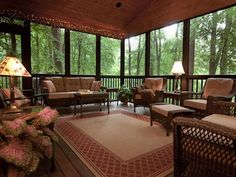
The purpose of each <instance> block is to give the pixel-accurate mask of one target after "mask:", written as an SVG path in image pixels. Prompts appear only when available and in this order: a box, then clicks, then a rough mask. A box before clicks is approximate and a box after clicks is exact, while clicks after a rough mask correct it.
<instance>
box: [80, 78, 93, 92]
mask: <svg viewBox="0 0 236 177" xmlns="http://www.w3.org/2000/svg"><path fill="white" fill-rule="evenodd" d="M93 81H95V78H94V77H80V83H81V88H82V89H88V90H90V89H91V86H92V83H93Z"/></svg>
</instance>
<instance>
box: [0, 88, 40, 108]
mask: <svg viewBox="0 0 236 177" xmlns="http://www.w3.org/2000/svg"><path fill="white" fill-rule="evenodd" d="M25 91H26V92H28V93H29V96H25V95H24V94H23V92H22V91H21V90H20V89H19V88H17V87H14V103H11V101H10V89H9V88H0V108H5V107H7V106H8V105H14V106H16V107H17V108H21V107H24V106H30V105H35V104H36V103H37V98H38V97H39V96H41V95H35V94H34V90H33V89H29V90H25Z"/></svg>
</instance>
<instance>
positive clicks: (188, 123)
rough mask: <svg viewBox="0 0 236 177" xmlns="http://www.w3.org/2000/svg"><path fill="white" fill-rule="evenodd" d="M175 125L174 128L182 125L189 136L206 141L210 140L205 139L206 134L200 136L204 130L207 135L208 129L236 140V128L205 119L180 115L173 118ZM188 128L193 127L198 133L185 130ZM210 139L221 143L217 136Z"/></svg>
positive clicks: (183, 131)
mask: <svg viewBox="0 0 236 177" xmlns="http://www.w3.org/2000/svg"><path fill="white" fill-rule="evenodd" d="M173 125H174V128H177V127H178V126H179V127H181V133H182V134H186V135H188V136H194V137H195V138H199V139H204V141H208V140H207V139H205V137H204V136H199V135H200V133H199V132H202V133H203V135H205V133H206V131H207V132H209V133H210V132H212V133H215V134H218V135H222V136H225V137H227V138H230V139H232V140H234V141H236V130H235V129H231V128H228V127H224V126H221V125H217V124H214V123H211V122H207V121H204V120H199V119H190V118H185V117H178V118H175V119H174V120H173ZM187 129H193V131H196V134H194V133H193V134H190V132H189V131H185V130H187ZM204 132H205V133H204ZM209 141H211V142H212V141H216V142H215V143H216V144H219V143H221V142H219V141H218V140H217V138H216V139H214V138H213V139H210V140H209Z"/></svg>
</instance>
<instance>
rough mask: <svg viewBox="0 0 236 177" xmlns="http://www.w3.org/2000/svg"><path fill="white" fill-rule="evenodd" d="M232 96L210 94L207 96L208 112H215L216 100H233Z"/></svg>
mask: <svg viewBox="0 0 236 177" xmlns="http://www.w3.org/2000/svg"><path fill="white" fill-rule="evenodd" d="M231 99H232V97H230V96H217V95H214V96H208V97H207V106H206V112H207V114H212V113H214V111H215V110H214V105H213V104H214V102H216V101H231Z"/></svg>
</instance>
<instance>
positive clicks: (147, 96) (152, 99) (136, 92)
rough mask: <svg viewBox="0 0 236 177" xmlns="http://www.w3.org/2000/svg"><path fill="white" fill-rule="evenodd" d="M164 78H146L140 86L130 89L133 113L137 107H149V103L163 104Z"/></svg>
mask: <svg viewBox="0 0 236 177" xmlns="http://www.w3.org/2000/svg"><path fill="white" fill-rule="evenodd" d="M165 89H166V78H146V79H145V80H144V83H143V84H142V85H140V86H137V87H134V88H132V99H133V103H134V112H135V111H136V109H135V108H136V107H137V106H144V107H149V105H150V104H151V103H157V102H163V101H164V91H165Z"/></svg>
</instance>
